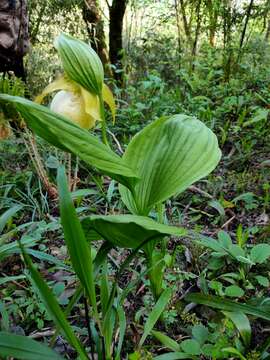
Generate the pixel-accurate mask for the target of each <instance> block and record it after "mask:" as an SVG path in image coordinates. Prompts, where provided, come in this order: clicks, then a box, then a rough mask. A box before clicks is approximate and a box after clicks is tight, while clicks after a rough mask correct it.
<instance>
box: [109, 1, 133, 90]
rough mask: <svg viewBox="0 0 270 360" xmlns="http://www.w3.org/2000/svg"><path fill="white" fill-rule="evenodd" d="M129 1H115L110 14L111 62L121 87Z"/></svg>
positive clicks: (110, 8)
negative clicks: (123, 36)
mask: <svg viewBox="0 0 270 360" xmlns="http://www.w3.org/2000/svg"><path fill="white" fill-rule="evenodd" d="M127 3H128V0H113V2H112V5H111V6H110V7H109V13H110V32H109V43H110V60H111V63H112V64H113V65H114V67H115V68H114V69H113V72H114V78H115V79H116V80H117V81H118V83H119V84H120V85H122V84H123V72H122V69H123V64H122V61H123V40H122V31H123V19H124V15H125V11H126V7H127Z"/></svg>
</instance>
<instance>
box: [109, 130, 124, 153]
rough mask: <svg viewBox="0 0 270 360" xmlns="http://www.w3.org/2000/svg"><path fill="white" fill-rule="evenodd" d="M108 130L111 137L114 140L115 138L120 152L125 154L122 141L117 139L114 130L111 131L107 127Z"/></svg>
mask: <svg viewBox="0 0 270 360" xmlns="http://www.w3.org/2000/svg"><path fill="white" fill-rule="evenodd" d="M107 132H108V134H110V135H111V137H112V138H113V140H114V142H115V143H116V146H117V148H118V150H119V152H120V153H121V154H124V150H123V149H122V147H121V144H120V142H119V141H118V140H117V138H116V136H115V135H114V133H112V132H111V131H110V130H108V129H107Z"/></svg>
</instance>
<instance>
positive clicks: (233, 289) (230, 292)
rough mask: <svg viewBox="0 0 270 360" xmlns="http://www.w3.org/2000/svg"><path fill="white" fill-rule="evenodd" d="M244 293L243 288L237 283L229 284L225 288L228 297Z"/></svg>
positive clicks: (240, 295) (239, 295)
mask: <svg viewBox="0 0 270 360" xmlns="http://www.w3.org/2000/svg"><path fill="white" fill-rule="evenodd" d="M244 293H245V292H244V290H243V289H241V288H240V287H239V286H237V285H230V286H228V287H226V288H225V295H227V296H230V297H242V296H243V295H244Z"/></svg>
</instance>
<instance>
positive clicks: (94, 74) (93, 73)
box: [55, 34, 104, 95]
mask: <svg viewBox="0 0 270 360" xmlns="http://www.w3.org/2000/svg"><path fill="white" fill-rule="evenodd" d="M55 47H56V49H57V51H58V54H59V56H60V58H61V61H62V64H63V68H64V70H65V73H66V75H67V76H68V77H69V78H70V79H71V80H73V81H75V82H76V83H78V84H80V85H81V86H83V87H84V88H85V89H86V90H88V91H90V92H91V93H93V94H95V95H101V93H102V87H103V81H104V71H103V66H102V63H101V61H100V59H99V57H98V55H97V53H96V52H95V51H94V50H93V49H92V48H91V46H89V45H87V44H86V43H85V42H83V41H81V40H77V39H74V38H73V37H72V36H69V35H66V34H61V35H59V36H58V37H57V38H56V40H55Z"/></svg>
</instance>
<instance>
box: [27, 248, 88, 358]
mask: <svg viewBox="0 0 270 360" xmlns="http://www.w3.org/2000/svg"><path fill="white" fill-rule="evenodd" d="M22 254H23V258H24V261H25V264H26V265H27V268H28V270H29V271H30V275H31V279H32V281H33V283H34V284H35V286H36V288H37V289H38V292H39V295H40V298H41V300H42V302H43V304H44V306H45V307H46V309H47V311H48V312H49V314H50V315H51V317H52V319H53V321H54V323H55V325H56V326H57V327H58V328H59V329H61V331H62V332H63V333H64V334H65V337H66V339H67V340H68V342H69V344H70V345H71V346H73V347H74V349H76V351H77V352H78V354H79V355H80V358H81V360H88V356H87V354H86V352H85V349H84V347H83V346H82V344H81V343H80V341H79V340H78V339H77V337H76V336H75V334H74V332H73V329H72V327H71V326H70V324H69V323H68V321H67V319H66V316H65V314H64V313H63V311H62V310H61V308H60V306H59V304H58V302H57V300H56V298H55V296H54V295H53V293H52V291H51V289H50V288H49V286H48V285H47V283H46V282H45V281H44V280H43V278H42V277H41V275H40V274H39V272H38V271H37V269H36V268H35V267H34V265H33V263H32V261H31V259H30V257H29V255H28V254H26V252H25V251H24V250H23V248H22Z"/></svg>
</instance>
